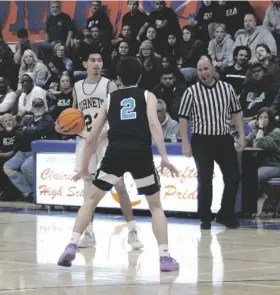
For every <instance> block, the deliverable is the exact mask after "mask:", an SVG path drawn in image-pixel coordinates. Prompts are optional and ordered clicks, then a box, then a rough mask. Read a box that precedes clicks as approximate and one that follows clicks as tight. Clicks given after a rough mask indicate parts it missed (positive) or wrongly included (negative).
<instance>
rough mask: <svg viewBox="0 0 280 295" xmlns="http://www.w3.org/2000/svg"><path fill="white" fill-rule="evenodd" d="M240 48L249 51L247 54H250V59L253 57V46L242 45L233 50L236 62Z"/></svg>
mask: <svg viewBox="0 0 280 295" xmlns="http://www.w3.org/2000/svg"><path fill="white" fill-rule="evenodd" d="M240 50H245V51H247V54H248V60H250V59H251V57H252V51H251V48H250V47H248V46H244V45H241V46H237V47H235V48H234V50H233V60H234V61H235V62H236V60H237V56H238V53H239V51H240Z"/></svg>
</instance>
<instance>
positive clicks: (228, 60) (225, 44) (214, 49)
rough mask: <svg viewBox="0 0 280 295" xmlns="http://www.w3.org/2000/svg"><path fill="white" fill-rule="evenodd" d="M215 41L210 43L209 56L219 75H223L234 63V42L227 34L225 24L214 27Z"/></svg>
mask: <svg viewBox="0 0 280 295" xmlns="http://www.w3.org/2000/svg"><path fill="white" fill-rule="evenodd" d="M214 36H215V37H214V39H212V40H211V41H210V42H209V46H208V54H209V55H210V56H211V57H212V60H213V65H214V67H215V69H216V71H217V72H218V73H222V72H223V71H224V70H225V69H226V68H227V67H228V66H230V65H232V63H233V55H232V49H233V44H234V42H233V40H232V39H231V36H230V35H229V34H227V33H226V26H225V24H216V25H215V26H214Z"/></svg>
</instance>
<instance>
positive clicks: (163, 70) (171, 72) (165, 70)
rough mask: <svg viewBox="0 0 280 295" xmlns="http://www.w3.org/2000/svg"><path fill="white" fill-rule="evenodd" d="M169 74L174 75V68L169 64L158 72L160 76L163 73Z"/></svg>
mask: <svg viewBox="0 0 280 295" xmlns="http://www.w3.org/2000/svg"><path fill="white" fill-rule="evenodd" d="M170 74H173V75H174V76H176V73H175V70H174V68H172V67H171V66H169V67H167V68H164V69H162V70H161V72H160V75H161V76H163V75H170Z"/></svg>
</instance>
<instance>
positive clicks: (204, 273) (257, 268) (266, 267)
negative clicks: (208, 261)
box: [199, 264, 280, 275]
mask: <svg viewBox="0 0 280 295" xmlns="http://www.w3.org/2000/svg"><path fill="white" fill-rule="evenodd" d="M278 267H280V264H279V265H273V266H262V267H253V268H252V267H251V268H241V269H233V270H226V271H224V273H229V272H239V271H247V270H260V269H270V268H278ZM208 274H213V271H211V272H201V273H199V275H208Z"/></svg>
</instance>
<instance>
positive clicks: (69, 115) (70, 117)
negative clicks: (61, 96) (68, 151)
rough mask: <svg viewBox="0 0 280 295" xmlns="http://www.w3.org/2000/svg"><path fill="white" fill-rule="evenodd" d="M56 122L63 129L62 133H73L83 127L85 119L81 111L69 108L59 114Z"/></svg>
mask: <svg viewBox="0 0 280 295" xmlns="http://www.w3.org/2000/svg"><path fill="white" fill-rule="evenodd" d="M57 124H58V125H59V128H61V129H63V133H66V134H69V135H75V134H77V133H79V132H81V131H82V130H83V129H84V126H85V119H84V116H83V114H82V112H81V111H79V110H77V109H73V108H69V109H66V110H64V111H63V112H62V113H61V114H60V116H59V117H58V119H57Z"/></svg>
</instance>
